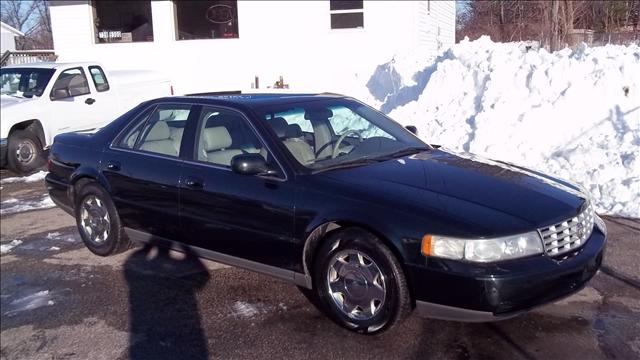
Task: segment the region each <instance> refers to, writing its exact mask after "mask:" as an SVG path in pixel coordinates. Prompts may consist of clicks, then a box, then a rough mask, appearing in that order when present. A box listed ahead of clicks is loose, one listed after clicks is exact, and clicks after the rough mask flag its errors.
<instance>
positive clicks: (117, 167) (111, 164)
mask: <svg viewBox="0 0 640 360" xmlns="http://www.w3.org/2000/svg"><path fill="white" fill-rule="evenodd" d="M107 169H109V170H111V171H120V163H119V162H117V161H109V162H108V163H107Z"/></svg>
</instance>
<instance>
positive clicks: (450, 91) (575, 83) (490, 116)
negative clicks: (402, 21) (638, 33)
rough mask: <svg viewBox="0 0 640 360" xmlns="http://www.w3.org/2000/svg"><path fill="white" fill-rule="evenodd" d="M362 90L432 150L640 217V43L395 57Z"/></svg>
mask: <svg viewBox="0 0 640 360" xmlns="http://www.w3.org/2000/svg"><path fill="white" fill-rule="evenodd" d="M396 64H398V66H396ZM365 86H366V87H367V88H368V90H369V98H365V99H362V100H365V101H366V102H368V103H371V104H373V105H374V106H377V107H378V108H379V109H381V110H382V111H384V112H386V113H388V114H389V116H391V117H392V118H393V119H395V120H396V121H398V122H400V123H402V124H404V125H416V126H417V127H418V131H419V135H420V137H421V138H423V139H424V140H426V141H427V142H429V143H435V144H441V145H443V146H445V147H447V148H450V149H452V150H455V151H459V152H471V153H475V154H478V155H481V156H484V157H489V158H492V159H498V160H504V161H508V162H513V163H516V164H519V165H524V166H526V167H529V168H532V169H536V170H540V171H542V172H544V173H548V174H551V175H554V176H557V177H560V178H564V179H567V180H572V181H574V182H576V183H579V184H581V185H582V186H584V187H585V188H586V189H587V190H588V192H589V193H591V194H592V195H593V197H594V200H595V204H596V208H597V211H598V212H599V213H605V214H616V215H622V216H631V217H640V48H639V47H638V46H636V45H631V46H614V45H608V46H603V47H593V48H589V47H587V46H584V45H583V46H580V47H578V48H577V49H576V50H573V51H572V50H570V49H564V50H561V51H557V52H554V53H549V52H547V51H545V50H544V49H541V50H539V51H529V52H525V51H523V50H522V48H521V47H519V44H518V43H506V44H504V43H494V42H492V41H491V40H490V39H489V38H487V37H483V38H481V39H479V40H476V41H462V42H461V43H459V44H456V45H454V46H453V47H452V48H451V49H449V50H447V51H445V52H444V53H442V54H440V55H439V56H438V57H437V58H435V59H432V60H424V61H420V60H419V59H416V58H411V57H404V58H403V57H396V58H395V59H394V61H393V62H389V63H387V64H382V65H380V66H379V67H378V68H377V69H376V71H375V72H374V75H373V76H372V77H371V78H370V79H369V80H368V82H367V84H366V85H365Z"/></svg>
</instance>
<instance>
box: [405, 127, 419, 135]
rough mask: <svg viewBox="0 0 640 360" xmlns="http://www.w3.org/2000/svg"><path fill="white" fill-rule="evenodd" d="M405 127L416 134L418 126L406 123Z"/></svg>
mask: <svg viewBox="0 0 640 360" xmlns="http://www.w3.org/2000/svg"><path fill="white" fill-rule="evenodd" d="M404 128H405V129H407V130H409V131H411V133H412V134H413V135H418V128H417V127H415V126H413V125H407V126H405V127H404Z"/></svg>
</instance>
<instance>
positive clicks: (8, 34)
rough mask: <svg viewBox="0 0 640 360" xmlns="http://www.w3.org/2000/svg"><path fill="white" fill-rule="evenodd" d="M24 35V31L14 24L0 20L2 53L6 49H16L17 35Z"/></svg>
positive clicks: (0, 50) (0, 46)
mask: <svg viewBox="0 0 640 360" xmlns="http://www.w3.org/2000/svg"><path fill="white" fill-rule="evenodd" d="M18 36H24V33H23V32H22V31H20V30H18V29H16V28H14V27H12V26H9V25H7V24H5V23H3V22H2V21H0V54H4V52H5V51H7V50H8V51H16V37H18Z"/></svg>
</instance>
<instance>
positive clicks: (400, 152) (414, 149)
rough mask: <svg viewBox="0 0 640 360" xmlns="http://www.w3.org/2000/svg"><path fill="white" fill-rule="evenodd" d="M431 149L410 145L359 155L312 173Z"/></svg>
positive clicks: (371, 162) (385, 159)
mask: <svg viewBox="0 0 640 360" xmlns="http://www.w3.org/2000/svg"><path fill="white" fill-rule="evenodd" d="M431 149H432V148H431V147H428V146H412V147H408V148H404V149H400V150H398V151H394V152H392V153H389V154H384V155H381V156H365V157H361V158H358V159H354V160H351V161H345V162H342V163H338V164H335V165H329V166H327V167H324V168H321V169H317V170H314V171H313V173H319V172H323V171H326V170H335V169H344V168H349V167H354V166H362V165H368V164H375V163H379V162H383V161H387V160H391V159H395V158H397V157H400V156H407V155H412V154H416V153H419V152H423V151H427V150H431Z"/></svg>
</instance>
